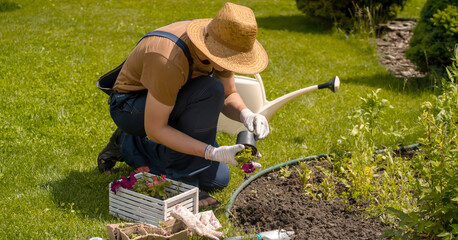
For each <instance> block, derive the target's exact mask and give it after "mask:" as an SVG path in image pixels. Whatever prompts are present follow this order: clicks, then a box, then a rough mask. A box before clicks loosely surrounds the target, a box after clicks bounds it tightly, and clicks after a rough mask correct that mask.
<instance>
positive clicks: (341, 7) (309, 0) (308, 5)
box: [296, 0, 406, 29]
mask: <svg viewBox="0 0 458 240" xmlns="http://www.w3.org/2000/svg"><path fill="white" fill-rule="evenodd" d="M405 3H406V0H379V1H371V0H343V1H342V0H332V1H330V0H296V5H297V8H298V9H299V10H300V11H302V12H303V13H305V14H306V15H307V16H309V17H319V18H321V19H325V20H328V21H334V22H337V23H338V24H339V25H340V26H342V27H343V28H344V29H350V28H351V27H352V25H353V24H354V23H353V21H355V20H356V21H358V20H361V19H357V18H354V17H355V16H356V15H358V14H360V15H366V14H368V15H366V16H368V18H366V19H365V20H366V21H367V22H369V21H371V25H373V26H376V25H377V24H379V23H381V22H385V21H386V20H387V19H390V18H393V17H394V16H395V15H396V8H402V7H403V6H404V5H405ZM359 11H368V12H367V13H358V12H359ZM375 12H376V14H374V13H375ZM375 15H377V16H378V17H377V18H373V16H375Z"/></svg>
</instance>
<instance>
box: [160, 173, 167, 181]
mask: <svg viewBox="0 0 458 240" xmlns="http://www.w3.org/2000/svg"><path fill="white" fill-rule="evenodd" d="M165 177H166V176H165V175H164V174H161V178H162V181H164V182H168V181H167V179H165Z"/></svg>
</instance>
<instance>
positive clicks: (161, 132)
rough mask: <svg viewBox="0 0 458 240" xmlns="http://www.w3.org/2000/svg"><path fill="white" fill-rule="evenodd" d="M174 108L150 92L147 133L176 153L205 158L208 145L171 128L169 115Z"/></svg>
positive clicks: (147, 108) (146, 119)
mask: <svg viewBox="0 0 458 240" xmlns="http://www.w3.org/2000/svg"><path fill="white" fill-rule="evenodd" d="M172 109H173V106H167V105H165V104H163V103H161V102H159V101H158V100H157V99H156V98H154V96H153V95H151V93H149V92H148V95H147V97H146V104H145V131H146V135H147V136H148V137H149V138H150V139H151V140H153V141H155V142H157V143H159V144H162V145H165V146H167V147H168V148H171V149H173V150H175V151H178V152H181V153H186V154H190V155H194V156H198V157H204V156H205V155H204V153H205V148H206V147H207V145H208V144H206V143H204V142H201V141H199V140H197V139H194V138H192V137H190V136H188V135H186V134H184V133H183V132H181V131H178V130H177V129H175V128H173V127H171V126H169V124H168V120H169V115H170V113H171V112H172Z"/></svg>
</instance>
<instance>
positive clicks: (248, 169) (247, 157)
mask: <svg viewBox="0 0 458 240" xmlns="http://www.w3.org/2000/svg"><path fill="white" fill-rule="evenodd" d="M256 158H257V156H256V154H253V149H252V148H251V147H248V146H245V148H244V149H243V150H242V151H240V152H238V153H237V154H236V156H235V160H236V161H237V162H238V163H239V165H242V170H243V171H244V172H245V179H247V178H248V176H247V173H252V172H254V171H255V170H256V167H255V166H254V165H253V160H255V159H256Z"/></svg>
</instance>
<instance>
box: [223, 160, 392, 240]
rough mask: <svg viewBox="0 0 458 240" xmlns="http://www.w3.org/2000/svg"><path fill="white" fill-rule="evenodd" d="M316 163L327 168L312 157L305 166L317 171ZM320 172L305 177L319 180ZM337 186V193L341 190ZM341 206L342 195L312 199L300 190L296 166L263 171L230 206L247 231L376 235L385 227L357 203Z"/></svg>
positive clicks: (345, 236) (317, 239)
mask: <svg viewBox="0 0 458 240" xmlns="http://www.w3.org/2000/svg"><path fill="white" fill-rule="evenodd" d="M317 165H321V166H322V167H325V168H329V167H330V166H329V163H328V165H326V162H318V161H312V162H310V165H309V167H308V168H309V169H310V170H312V171H313V172H314V173H317V172H319V171H318V170H317V168H316V166H317ZM322 178H323V175H321V174H312V178H311V179H310V180H309V181H311V182H314V183H317V184H319V183H321V179H322ZM345 190H346V189H345V187H344V186H337V187H336V191H337V193H338V194H339V193H341V192H342V191H345ZM350 204H351V205H352V206H353V207H352V210H348V209H347V210H344V209H345V203H343V200H342V199H339V198H337V199H335V200H332V201H315V200H312V199H311V198H310V197H307V196H306V195H305V194H304V191H303V190H301V180H300V178H299V175H298V173H297V171H296V170H293V171H292V174H291V176H290V177H288V178H279V172H278V171H274V172H270V173H268V174H265V175H263V176H261V177H259V178H257V179H255V180H254V181H252V182H251V183H250V184H249V185H248V186H247V187H246V188H245V189H244V190H243V191H241V192H240V193H239V194H238V196H237V198H236V200H235V202H234V205H233V207H232V209H231V212H232V214H233V216H235V217H236V219H237V221H238V224H239V225H240V227H241V228H242V229H244V230H245V231H247V232H253V231H255V232H260V231H269V230H276V229H279V228H281V229H287V230H293V231H294V232H295V233H296V234H295V236H294V237H293V239H315V240H320V239H380V238H379V236H380V235H381V234H383V231H384V230H385V229H387V227H386V226H384V225H383V224H382V223H381V222H380V221H379V220H378V219H370V218H366V217H364V215H363V213H362V212H361V210H359V209H358V205H357V204H356V203H355V202H354V201H353V202H351V203H350Z"/></svg>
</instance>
